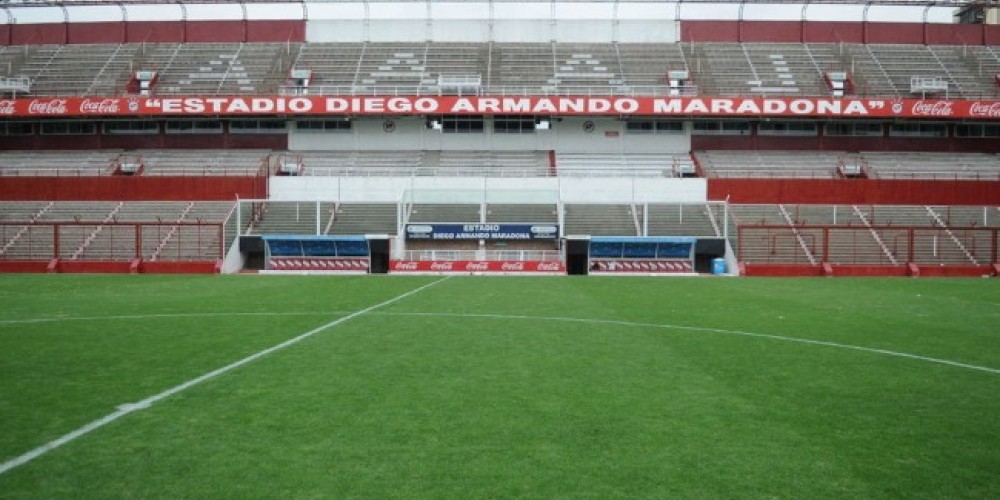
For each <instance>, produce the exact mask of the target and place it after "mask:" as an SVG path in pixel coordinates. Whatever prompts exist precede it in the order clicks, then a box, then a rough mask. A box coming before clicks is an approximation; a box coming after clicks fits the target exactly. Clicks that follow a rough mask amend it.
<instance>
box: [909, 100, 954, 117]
mask: <svg viewBox="0 0 1000 500" xmlns="http://www.w3.org/2000/svg"><path fill="white" fill-rule="evenodd" d="M951 105H952V103H951V101H937V102H924V101H917V102H915V103H914V104H913V108H912V109H911V110H910V112H911V113H912V114H913V115H914V116H951V115H952V106H951Z"/></svg>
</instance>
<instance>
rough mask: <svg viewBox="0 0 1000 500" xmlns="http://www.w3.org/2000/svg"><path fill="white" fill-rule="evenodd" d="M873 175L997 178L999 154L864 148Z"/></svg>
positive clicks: (897, 177)
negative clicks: (868, 149) (884, 150)
mask: <svg viewBox="0 0 1000 500" xmlns="http://www.w3.org/2000/svg"><path fill="white" fill-rule="evenodd" d="M862 155H863V156H864V159H865V162H866V164H867V166H868V176H869V177H872V178H876V179H968V180H980V179H981V180H998V179H1000V157H998V156H997V155H992V154H987V153H927V152H897V151H894V152H882V151H866V152H863V153H862Z"/></svg>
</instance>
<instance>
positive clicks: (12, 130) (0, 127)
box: [0, 122, 35, 136]
mask: <svg viewBox="0 0 1000 500" xmlns="http://www.w3.org/2000/svg"><path fill="white" fill-rule="evenodd" d="M34 133H35V124H34V123H18V122H8V123H0V135H4V136H12V135H33V134H34Z"/></svg>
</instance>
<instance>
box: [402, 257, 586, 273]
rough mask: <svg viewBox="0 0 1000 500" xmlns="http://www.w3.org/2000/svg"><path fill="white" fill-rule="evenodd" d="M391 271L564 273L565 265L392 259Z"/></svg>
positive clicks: (552, 262)
mask: <svg viewBox="0 0 1000 500" xmlns="http://www.w3.org/2000/svg"><path fill="white" fill-rule="evenodd" d="M389 272H391V273H408V272H409V273H548V274H565V273H566V266H565V265H563V263H562V262H556V261H533V260H529V261H521V260H498V261H493V260H440V261H431V260H394V261H392V262H390V263H389Z"/></svg>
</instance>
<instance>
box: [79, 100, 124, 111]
mask: <svg viewBox="0 0 1000 500" xmlns="http://www.w3.org/2000/svg"><path fill="white" fill-rule="evenodd" d="M80 112H81V113H86V114H101V115H106V114H113V113H117V112H118V99H101V100H97V101H91V100H90V99H84V100H83V102H81V103H80Z"/></svg>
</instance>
